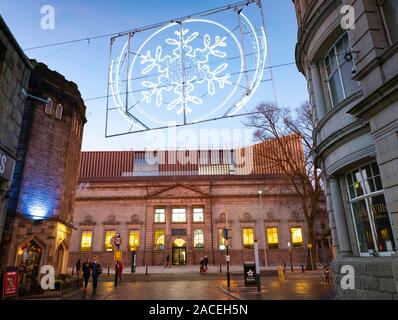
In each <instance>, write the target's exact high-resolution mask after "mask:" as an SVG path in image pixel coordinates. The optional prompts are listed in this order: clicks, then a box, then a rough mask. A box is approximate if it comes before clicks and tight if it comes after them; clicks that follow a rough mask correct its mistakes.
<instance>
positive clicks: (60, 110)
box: [55, 104, 64, 120]
mask: <svg viewBox="0 0 398 320" xmlns="http://www.w3.org/2000/svg"><path fill="white" fill-rule="evenodd" d="M63 111H64V107H63V106H62V104H57V108H56V109H55V118H57V119H59V120H61V119H62V113H63Z"/></svg>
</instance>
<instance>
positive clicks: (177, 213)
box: [171, 208, 187, 222]
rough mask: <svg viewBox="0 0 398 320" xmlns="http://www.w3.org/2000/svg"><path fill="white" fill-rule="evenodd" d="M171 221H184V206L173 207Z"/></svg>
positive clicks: (185, 217) (185, 215)
mask: <svg viewBox="0 0 398 320" xmlns="http://www.w3.org/2000/svg"><path fill="white" fill-rule="evenodd" d="M171 221H172V222H186V221H187V214H186V211H185V208H173V210H172V216H171Z"/></svg>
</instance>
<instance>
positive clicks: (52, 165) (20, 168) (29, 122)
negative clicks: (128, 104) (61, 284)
mask: <svg viewBox="0 0 398 320" xmlns="http://www.w3.org/2000/svg"><path fill="white" fill-rule="evenodd" d="M32 65H33V71H32V74H31V77H30V82H29V88H28V93H27V94H28V98H27V101H26V106H25V109H24V113H23V120H22V129H21V133H20V135H19V138H18V141H17V142H18V150H17V157H18V160H17V162H16V166H15V173H14V176H13V182H12V186H11V190H10V193H9V197H10V199H9V203H8V211H7V217H6V223H5V230H4V236H3V244H2V245H3V247H2V256H3V263H4V264H5V265H7V266H18V268H19V273H20V279H21V286H22V287H24V288H25V289H26V290H27V291H28V292H29V291H30V290H33V289H32V288H33V287H34V285H35V283H37V280H38V278H39V271H40V267H41V266H42V265H52V266H54V268H55V271H56V274H58V273H64V272H66V269H67V259H68V251H69V245H70V235H71V231H72V227H73V210H74V199H75V188H76V183H77V177H78V169H79V161H80V149H81V143H82V134H83V126H84V124H85V122H86V118H85V105H84V102H83V100H82V99H81V96H80V92H79V90H78V88H77V85H76V84H75V83H73V82H71V81H68V80H66V79H65V78H64V76H62V75H61V74H59V73H57V72H56V71H53V70H50V69H49V68H48V67H47V66H46V65H45V64H43V63H38V62H36V61H34V60H33V61H32Z"/></svg>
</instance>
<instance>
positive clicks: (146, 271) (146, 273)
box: [145, 265, 148, 276]
mask: <svg viewBox="0 0 398 320" xmlns="http://www.w3.org/2000/svg"><path fill="white" fill-rule="evenodd" d="M145 275H146V276H147V275H148V265H147V266H146V268H145Z"/></svg>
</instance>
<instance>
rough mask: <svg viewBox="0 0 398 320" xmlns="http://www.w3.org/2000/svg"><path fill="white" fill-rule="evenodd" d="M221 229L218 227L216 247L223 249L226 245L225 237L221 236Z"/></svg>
mask: <svg viewBox="0 0 398 320" xmlns="http://www.w3.org/2000/svg"><path fill="white" fill-rule="evenodd" d="M223 235H224V234H223V229H218V248H219V249H220V250H225V249H226V246H225V239H224V236H223Z"/></svg>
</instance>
